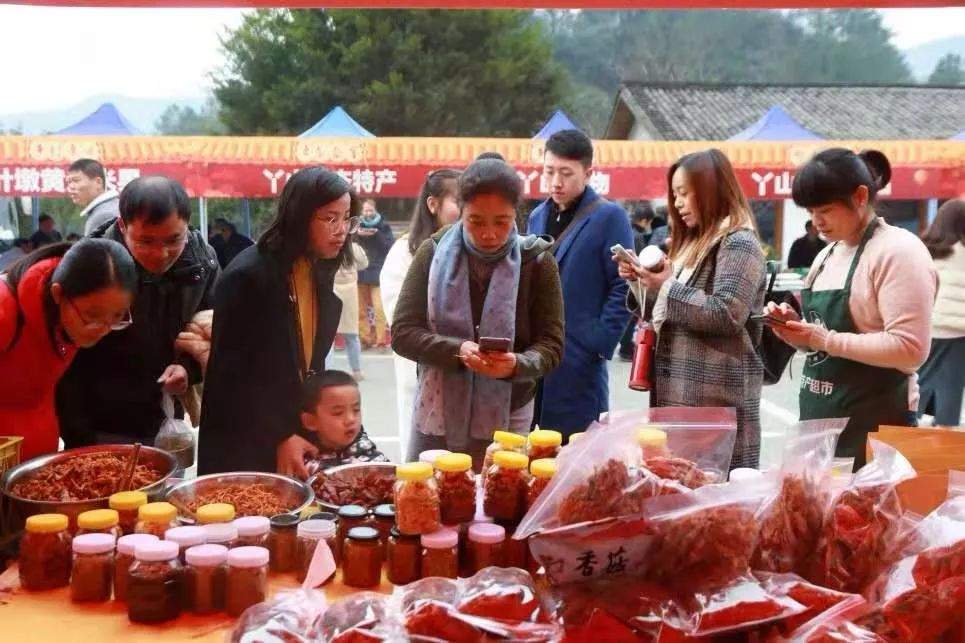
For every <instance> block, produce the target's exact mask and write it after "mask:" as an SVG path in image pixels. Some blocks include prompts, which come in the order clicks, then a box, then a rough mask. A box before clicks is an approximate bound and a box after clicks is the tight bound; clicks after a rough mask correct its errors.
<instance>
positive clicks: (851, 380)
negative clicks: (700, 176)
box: [800, 217, 909, 470]
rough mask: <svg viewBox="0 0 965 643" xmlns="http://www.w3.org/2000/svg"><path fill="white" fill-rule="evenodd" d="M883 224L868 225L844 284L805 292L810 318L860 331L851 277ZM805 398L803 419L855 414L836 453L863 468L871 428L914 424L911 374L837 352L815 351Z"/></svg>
mask: <svg viewBox="0 0 965 643" xmlns="http://www.w3.org/2000/svg"><path fill="white" fill-rule="evenodd" d="M877 227H878V219H877V217H876V218H874V219H872V220H871V222H870V223H869V224H868V227H867V228H866V229H865V233H864V235H863V236H862V238H861V243H860V245H859V246H858V250H857V252H855V254H854V260H852V262H851V268H850V270H848V277H847V279H846V280H845V282H844V288H842V289H840V290H821V291H817V292H815V291H813V290H811V288H805V289H804V290H802V291H801V304H802V309H803V319H804V321H807V322H810V323H812V324H817V325H819V326H823V327H825V328H827V329H828V330H834V331H837V332H839V333H856V332H858V331H857V329H856V328H855V326H854V321H853V320H852V319H851V311H850V309H849V308H848V301H849V299H850V298H851V280H852V278H853V277H854V271H855V269H856V268H857V267H858V262H859V261H860V260H861V255H862V254H863V253H864V249H865V246H866V245H867V244H868V240H869V239H870V238H871V235H872V234H874V231H875V228H877ZM835 247H837V244H835V245H834V246H832V247H831V250H830V251H829V252H828V254H827V255H825V257H824V260H823V261H822V262H821V265H820V266H819V267H818V270H817V272H816V273H815V275H814V280H817V278H818V276H819V275H820V274H821V272H822V271H823V270H824V265H825V263H827V260H828V258H829V257H830V256H831V253H832V252H834V248H835ZM814 280H812V282H811V283H812V284H813V283H814ZM800 402H801V419H802V420H814V419H822V418H841V417H847V418H850V420H849V421H848V426H847V427H846V428H845V430H844V433H842V434H841V437H840V438H839V439H838V447H837V450H836V451H835V455H837V456H839V457H845V458H850V457H854V461H855V470H857V469H858V468H859V467H861V466H862V465H863V464H864V463H865V441H866V440H867V436H868V433H869V432H870V431H876V430H877V427H878V426H879V425H881V424H894V425H907V424H908V421H909V411H908V375H907V374H906V373H902V372H901V371H898V370H896V369H893V368H880V367H877V366H870V365H868V364H862V363H860V362H855V361H853V360H850V359H845V358H843V357H832V356H830V355H828V354H827V353H824V352H811V353H809V354H808V356H807V360H806V361H805V364H804V371H803V373H802V376H801V392H800Z"/></svg>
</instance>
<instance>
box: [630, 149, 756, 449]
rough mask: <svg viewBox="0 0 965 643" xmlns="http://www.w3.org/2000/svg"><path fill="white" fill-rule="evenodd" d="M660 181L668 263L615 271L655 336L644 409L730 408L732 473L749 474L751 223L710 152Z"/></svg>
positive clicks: (752, 439)
mask: <svg viewBox="0 0 965 643" xmlns="http://www.w3.org/2000/svg"><path fill="white" fill-rule="evenodd" d="M667 183H668V210H669V213H670V223H671V243H670V253H669V261H664V264H663V267H662V268H660V269H658V270H659V271H658V272H651V271H649V270H646V269H644V268H641V267H639V266H632V265H631V264H629V263H625V262H621V263H620V274H621V276H623V277H624V278H625V279H627V280H629V281H637V280H639V281H640V282H641V284H642V286H643V287H644V288H646V307H645V312H646V315H645V317H646V318H647V319H649V320H650V321H651V322H652V324H653V325H654V327H655V329H656V331H657V346H656V350H655V354H654V360H653V365H654V373H653V390H652V391H651V392H650V405H651V406H653V407H658V406H693V407H703V406H727V407H734V408H736V409H737V443H736V445H735V447H734V457H733V459H732V461H731V467H732V468H736V467H754V468H756V467H757V466H758V463H759V458H760V446H761V440H760V436H761V427H760V401H761V382H762V375H763V370H762V366H761V361H760V358H759V357H758V355H757V350H756V347H757V345H758V344H759V343H760V338H761V324H760V322H757V321H752V320H751V319H750V316H751V315H752V314H754V313H756V312H758V311H760V310H761V309H762V308H763V306H764V290H765V288H764V285H765V284H764V282H765V267H764V253H763V251H762V249H761V244H760V240H759V239H758V236H757V232H756V229H755V225H754V216H753V213H752V211H751V209H750V206H749V205H748V203H747V199H746V198H745V197H744V195H743V193H742V192H741V190H740V186H739V184H738V182H737V177H736V176H735V175H734V170H733V168H732V167H731V164H730V161H728V160H727V157H726V156H724V154H723V153H722V152H720V151H719V150H715V149H712V150H706V151H702V152H695V153H693V154H688V155H686V156H684V157H682V158H681V159H680V160H679V161H678V162H677V163H675V164H674V165H673V166H671V168H670V170H669V172H668V174H667ZM631 292H632V289H631ZM630 305H631V308H635V307H637V302H636V300H635V299H634V298H633V295H632V294H631V295H630Z"/></svg>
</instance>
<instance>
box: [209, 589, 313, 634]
mask: <svg viewBox="0 0 965 643" xmlns="http://www.w3.org/2000/svg"><path fill="white" fill-rule="evenodd" d="M327 606H328V603H327V601H326V600H325V593H324V592H319V591H316V590H303V589H298V590H291V591H283V592H278V593H277V594H275V595H274V596H273V597H272V599H271V600H270V601H265V602H264V603H258V604H257V605H253V606H251V607H249V608H248V609H246V610H245V611H244V613H243V614H242V615H241V617H239V618H238V621H237V622H236V623H235V626H234V628H233V629H232V631H231V634H230V635H229V636H228V640H229V641H231V643H275V642H277V643H301V642H304V643H308V642H310V641H315V640H317V638H318V634H319V633H318V631H317V630H316V629H315V622H316V620H317V619H318V618H319V616H320V615H322V614H324V613H325V610H326V607H327Z"/></svg>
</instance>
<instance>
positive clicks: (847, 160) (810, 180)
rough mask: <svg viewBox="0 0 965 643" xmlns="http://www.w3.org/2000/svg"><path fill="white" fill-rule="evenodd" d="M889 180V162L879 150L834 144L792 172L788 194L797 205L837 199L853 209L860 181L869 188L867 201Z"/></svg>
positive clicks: (815, 203) (860, 184) (820, 204)
mask: <svg viewBox="0 0 965 643" xmlns="http://www.w3.org/2000/svg"><path fill="white" fill-rule="evenodd" d="M890 181H891V163H889V162H888V157H886V156H885V155H884V154H882V153H881V152H879V151H878V150H866V151H864V152H860V153H858V154H855V153H854V152H852V151H851V150H849V149H845V148H843V147H834V148H831V149H829V150H824V151H823V152H818V153H817V154H815V155H814V156H813V157H812V158H811V160H810V161H808V162H807V163H805V164H804V165H803V166H802V167H801V168H800V169H799V170H798V171H797V173H796V174H795V175H794V183H793V184H792V186H791V196H792V198H793V199H794V203H796V204H797V205H798V206H799V207H802V208H807V209H811V208H817V207H821V206H824V205H828V204H830V203H840V204H842V205H844V206H845V207H847V208H850V209H852V210H853V209H855V206H854V202H853V200H852V198H853V196H854V191H855V190H857V189H858V188H859V187H861V186H862V185H863V186H865V187H866V188H868V205H869V207H870V206H873V205H874V202H875V197H876V196H877V195H878V192H880V191H881V190H882V189H883V188H884V187H885V186H887V185H888V183H889V182H890Z"/></svg>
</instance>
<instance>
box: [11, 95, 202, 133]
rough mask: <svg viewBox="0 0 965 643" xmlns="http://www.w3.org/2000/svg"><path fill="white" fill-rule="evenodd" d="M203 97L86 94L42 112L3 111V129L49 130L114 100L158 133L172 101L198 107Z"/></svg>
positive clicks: (147, 129) (125, 112)
mask: <svg viewBox="0 0 965 643" xmlns="http://www.w3.org/2000/svg"><path fill="white" fill-rule="evenodd" d="M204 101H205V99H204V98H203V97H198V96H195V97H172V98H132V97H129V96H116V95H114V96H112V95H101V96H91V97H89V98H85V99H84V100H82V101H81V102H79V103H77V104H76V105H72V106H70V107H65V108H64V109H58V110H51V111H42V112H20V113H12V114H0V129H13V128H16V129H21V130H23V133H24V134H46V133H49V132H56V131H57V130H59V129H63V128H65V127H67V126H68V125H72V124H74V123H76V122H77V121H79V120H80V119H82V118H83V117H85V116H87V115H88V114H90V113H91V112H93V111H94V110H95V109H97V108H98V107H100V106H101V104H102V103H107V102H111V103H114V104H115V105H116V106H117V109H119V110H120V111H121V113H122V114H123V115H124V116H126V117H127V119H128V120H129V121H131V122H132V123H133V124H134V125H135V126H136V127H137V128H138V129H139V130H141V131H142V132H144V133H145V134H154V133H156V131H155V129H154V124H155V123H156V122H157V119H158V117H160V116H161V113H162V112H164V110H165V109H167V108H168V106H170V105H175V104H176V105H189V106H191V107H194V108H195V109H198V108H200V107H201V106H202V105H204Z"/></svg>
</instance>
